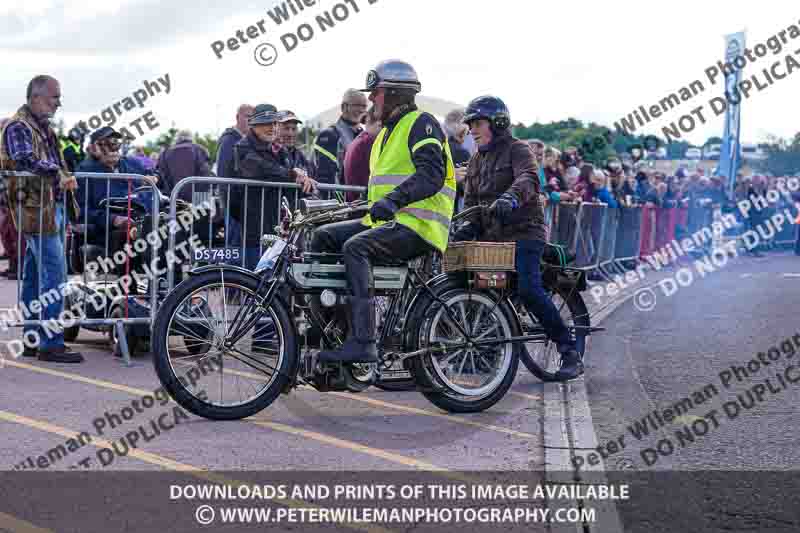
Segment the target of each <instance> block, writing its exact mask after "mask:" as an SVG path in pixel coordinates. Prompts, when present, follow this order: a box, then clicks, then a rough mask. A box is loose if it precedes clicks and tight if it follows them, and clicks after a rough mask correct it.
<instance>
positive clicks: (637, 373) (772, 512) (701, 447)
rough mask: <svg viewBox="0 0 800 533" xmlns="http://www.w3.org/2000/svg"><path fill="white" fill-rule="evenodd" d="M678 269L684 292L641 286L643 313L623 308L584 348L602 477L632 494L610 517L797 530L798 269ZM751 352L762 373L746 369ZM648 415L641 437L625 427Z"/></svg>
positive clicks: (634, 524) (787, 265)
mask: <svg viewBox="0 0 800 533" xmlns="http://www.w3.org/2000/svg"><path fill="white" fill-rule="evenodd" d="M688 268H689V272H693V274H694V278H695V279H694V282H692V283H685V286H680V283H678V286H679V287H680V288H679V289H678V290H677V291H675V292H674V294H671V295H667V294H665V293H670V292H671V290H672V289H673V287H672V286H669V282H667V283H665V284H664V285H663V286H664V287H666V289H664V290H662V288H661V287H658V286H657V287H655V288H654V292H653V293H652V294H651V295H650V296H652V295H655V305H654V306H653V308H652V310H650V311H643V310H640V309H637V306H636V305H634V304H631V305H626V306H623V307H622V308H620V309H618V310H617V311H616V312H615V313H613V314H612V315H611V316H610V317H609V318H608V319H607V320H606V322H605V324H604V325H605V327H607V328H608V330H607V332H606V333H605V334H603V335H598V336H595V337H593V338H592V344H591V352H590V354H591V357H590V358H588V360H587V363H588V368H587V377H586V384H587V390H588V394H589V402H590V405H591V409H592V417H593V420H594V424H595V430H596V433H597V439H598V442H599V443H600V445H601V446H602V447H603V453H604V454H605V455H606V456H607V458H606V459H605V464H606V466H607V468H609V469H610V470H619V471H620V472H619V473H618V474H612V475H610V476H609V477H610V478H612V479H620V480H632V481H633V483H634V485H637V486H638V487H639V488H640V489H641V491H640V493H639V498H640V501H639V502H638V504H637V502H636V499H637V498H636V497H635V496H634V497H633V498H632V501H631V503H630V504H629V505H622V506H620V507H619V508H620V510H621V517H622V519H623V521H624V522H625V523H626V526H628V527H629V528H630V529H629V530H630V531H689V530H691V531H745V530H747V531H798V530H800V511H798V509H800V508H798V506H797V502H796V500H795V498H796V497H795V496H794V494H796V493H797V490H796V489H797V485H798V481H797V480H796V479H795V478H798V477H800V476H798V475H797V473H798V472H797V469H798V468H800V451H798V446H797V443H798V442H800V424H798V422H797V421H798V415H800V407H798V400H800V381H798V382H797V383H792V382H791V380H800V336H798V337H797V339H796V340H792V339H793V337H794V336H795V335H798V334H800V324H798V320H797V317H798V316H800V258H798V257H795V256H794V255H788V254H786V255H776V254H770V255H769V256H767V257H765V258H762V259H756V258H741V259H737V260H733V261H731V262H730V263H728V264H726V265H724V267H723V268H720V269H718V270H717V271H715V272H713V273H712V274H709V275H707V276H706V277H705V278H701V276H699V275H698V272H697V270H696V269H694V268H693V267H688ZM673 272H677V269H676V270H673ZM682 276H683V281H687V280H688V279H689V274H687V273H685V272H684V273H683V274H682ZM651 299H652V298H651ZM634 300H636V298H634ZM787 339H789V340H791V342H788V343H787V342H785V341H786V340H787ZM771 348H777V349H776V350H775V349H774V350H773V351H772V352H770V351H769V350H770V349H771ZM759 352H762V355H761V357H760V359H763V360H764V361H766V363H768V364H765V363H764V362H762V361H758V363H752V362H750V361H751V360H753V359H756V360H759V356H758V354H759ZM748 365H749V366H748ZM793 365H794V366H793ZM733 366H738V367H742V368H741V369H738V370H734V369H732V367H733ZM779 376H780V377H779ZM767 380H769V383H768V382H767ZM687 397H688V398H689V400H690V402H688V403H687V402H686V401H685V400H684V398H687ZM737 404H738V407H737ZM745 407H746V408H745ZM654 410H655V411H657V412H658V413H659V414H660V416H661V420H663V422H662V421H660V420H659V419H658V417H657V416H656V415H655V414H651V419H652V420H651V421H650V422H648V423H647V427H648V434H646V435H645V434H643V433H642V432H641V429H640V428H639V427H637V425H636V423H637V421H638V422H639V425H640V426H643V425H644V422H643V418H644V417H646V416H647V415H648V413H652V412H653V411H654ZM667 410H669V411H670V413H667V412H665V411H667ZM672 417H677V420H672V421H671V422H669V421H667V420H668V419H669V418H672ZM637 434H638V435H639V438H637V436H636V435H637ZM620 438H621V439H622V444H624V445H625V447H624V448H622V446H621V444H620ZM609 443H611V444H609ZM658 450H660V451H661V452H662V453H659V451H658ZM586 453H587V454H588V453H590V452H589V451H586ZM764 471H784V472H786V471H794V472H793V473H790V474H788V475H787V474H775V475H774V476H771V475H769V474H766V473H764ZM675 472H677V473H675ZM655 486H660V490H659V491H654V490H653V489H654V487H655ZM645 494H646V496H644V495H645ZM645 500H647V501H645ZM656 502H657V503H658V505H656ZM681 502H682V503H681ZM679 516H684V517H685V518H686V524H685V529H682V528H681V527H680V526H678V524H677V522H676V519H677V517H679Z"/></svg>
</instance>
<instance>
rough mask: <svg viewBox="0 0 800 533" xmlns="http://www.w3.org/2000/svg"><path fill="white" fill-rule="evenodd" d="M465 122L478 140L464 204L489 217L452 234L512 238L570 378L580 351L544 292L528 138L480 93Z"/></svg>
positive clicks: (526, 298)
mask: <svg viewBox="0 0 800 533" xmlns="http://www.w3.org/2000/svg"><path fill="white" fill-rule="evenodd" d="M464 122H465V123H466V124H467V125H468V126H469V127H470V131H471V132H472V136H473V137H474V138H475V143H476V144H477V145H478V153H476V154H475V155H474V156H473V157H472V159H471V160H470V162H469V166H468V167H467V175H466V177H465V178H464V183H465V187H464V189H465V190H464V192H465V199H464V200H465V201H464V207H465V208H470V207H472V206H476V205H479V204H491V207H490V208H489V213H487V215H488V216H483V217H481V219H482V220H480V221H479V222H478V221H476V222H472V221H471V222H469V223H468V224H467V225H466V227H465V228H463V229H462V230H460V231H459V233H458V234H457V235H456V236H455V239H456V240H473V239H479V240H488V241H499V242H516V258H515V259H516V268H517V272H518V279H519V295H520V297H521V298H522V301H523V302H524V303H525V307H526V308H527V310H528V312H530V313H532V314H533V315H534V316H536V318H537V319H538V321H539V323H540V324H542V326H543V327H544V329H545V331H546V332H547V336H548V337H549V338H550V339H551V340H552V341H553V342H555V343H556V344H557V346H558V351H559V353H561V368H560V369H559V370H558V372H557V373H556V377H557V378H558V379H560V380H568V379H574V378H576V377H578V376H579V375H580V374H581V373H583V363H582V361H581V356H580V354H579V353H578V351H577V350H576V349H575V341H574V340H573V339H572V335H571V334H570V332H569V329H568V328H567V326H566V325H565V324H564V321H563V320H562V319H561V315H560V314H559V312H558V309H556V307H555V305H553V302H552V301H551V300H550V298H549V297H548V295H547V293H545V291H544V288H543V285H542V277H541V273H540V272H539V268H540V267H539V263H540V262H541V259H542V253H543V251H544V246H545V242H546V241H547V229H546V226H545V221H544V209H543V207H542V204H541V201H540V199H539V193H540V192H541V191H540V188H539V175H538V169H537V167H536V160H535V158H534V154H533V151H532V150H531V148H530V146H529V145H528V143H526V142H525V141H520V140H518V139H515V138H514V137H512V136H511V132H510V130H509V128H510V127H511V117H510V114H509V112H508V108H507V107H506V105H505V104H504V103H503V101H502V100H500V99H499V98H497V97H494V96H482V97H479V98H476V99H475V100H473V101H472V102H470V104H469V105H468V106H467V111H466V115H465V117H464Z"/></svg>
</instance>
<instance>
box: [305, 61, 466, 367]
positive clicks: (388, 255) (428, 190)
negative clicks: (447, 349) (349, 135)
mask: <svg viewBox="0 0 800 533" xmlns="http://www.w3.org/2000/svg"><path fill="white" fill-rule="evenodd" d="M421 88H422V87H421V84H420V82H419V79H418V77H417V73H416V71H414V68H413V67H412V66H411V65H409V64H408V63H405V62H403V61H399V60H389V61H384V62H382V63H380V64H379V65H378V66H377V67H375V69H374V70H371V71H370V72H369V74H368V75H367V88H366V89H364V91H365V92H369V93H370V96H369V99H370V101H371V102H372V103H373V109H372V113H374V114H375V115H376V116H378V117H379V118H380V119H381V121H382V122H383V125H384V128H383V130H381V132H380V133H379V134H378V136H377V138H376V139H375V142H374V144H373V145H372V152H371V155H370V180H369V191H368V198H369V206H370V211H369V214H368V215H367V216H365V217H364V218H363V219H361V220H354V221H347V222H338V223H335V224H328V225H326V226H323V227H321V228H319V229H318V230H317V231H316V232H315V234H314V238H313V241H312V243H311V250H312V251H315V252H328V253H338V252H339V251H341V252H342V253H343V254H344V264H345V267H346V269H347V281H348V284H349V288H350V292H351V295H352V296H351V298H350V302H349V303H350V305H349V307H350V311H351V323H350V336H349V337H348V339H347V341H346V342H345V343H344V345H343V346H342V348H341V349H340V350H328V351H323V352H321V353H320V354H319V358H320V360H321V361H328V362H335V361H341V362H348V363H351V362H358V363H374V362H377V361H378V353H377V348H376V345H375V333H376V331H375V307H374V302H373V295H372V290H371V288H372V286H373V283H372V265H374V264H380V265H390V264H402V263H404V262H406V261H408V260H410V259H413V258H414V257H418V256H420V255H423V254H426V253H428V252H430V251H431V250H433V249H437V250H441V251H444V250H445V248H447V238H448V233H449V229H450V220H451V218H452V216H453V208H454V204H455V198H456V181H455V169H454V166H453V158H452V156H451V155H450V148H449V146H448V145H447V140H446V137H445V135H444V132H443V131H442V128H441V126H440V124H439V122H438V121H437V120H436V118H435V117H433V116H432V115H430V114H428V113H423V112H420V111H418V110H417V106H416V105H415V103H414V98H415V95H416V94H417V93H419V92H420V90H421Z"/></svg>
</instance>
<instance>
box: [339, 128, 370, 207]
mask: <svg viewBox="0 0 800 533" xmlns="http://www.w3.org/2000/svg"><path fill="white" fill-rule="evenodd" d="M374 142H375V137H373V136H371V135H370V134H369V133H367V132H366V131H362V132H361V133H359V135H358V137H356V138H355V139H354V140H353V142H352V143H350V146H348V147H347V152H346V153H345V155H344V184H345V185H353V186H361V187H366V186H367V184H368V183H369V155H370V153H371V152H372V144H373V143H374ZM358 196H359V195H358V194H357V193H353V192H349V193H347V200H348V201H349V202H352V201H355V200H357V199H358Z"/></svg>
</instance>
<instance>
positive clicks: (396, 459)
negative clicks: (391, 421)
mask: <svg viewBox="0 0 800 533" xmlns="http://www.w3.org/2000/svg"><path fill="white" fill-rule="evenodd" d="M252 422H253V424H256V425H258V426H264V427H268V428H270V429H275V430H277V431H282V432H285V433H292V434H294V435H298V436H301V437H306V438H310V439H314V440H317V441H320V442H325V443H328V444H331V445H332V446H336V447H338V448H344V449H346V450H352V451H354V452H360V453H364V454H367V455H372V456H373V457H379V458H381V459H385V460H386V461H391V462H393V463H398V464H401V465H403V466H410V467H412V468H419V469H420V470H430V471H432V472H449V471H450V469H448V468H443V467H439V466H436V465H434V464H431V463H426V462H425V461H419V460H417V459H412V458H411V457H405V456H403V455H399V454H396V453H392V452H388V451H384V450H379V449H377V448H372V447H370V446H364V445H362V444H358V443H355V442H350V441H346V440H342V439H340V438H337V437H331V436H328V435H324V434H322V433H317V432H315V431H308V430H306V429H299V428H293V427H291V426H287V425H284V424H279V423H277V422H265V421H261V420H258V421H256V420H254V421H252Z"/></svg>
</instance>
